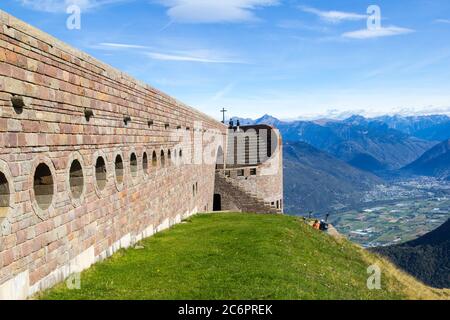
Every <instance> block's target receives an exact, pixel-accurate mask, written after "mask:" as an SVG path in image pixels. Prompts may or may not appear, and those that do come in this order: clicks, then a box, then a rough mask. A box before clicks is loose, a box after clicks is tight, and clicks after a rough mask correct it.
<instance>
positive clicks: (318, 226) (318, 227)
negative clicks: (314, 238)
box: [313, 220, 320, 230]
mask: <svg viewBox="0 0 450 320" xmlns="http://www.w3.org/2000/svg"><path fill="white" fill-rule="evenodd" d="M313 228H314V229H316V230H320V222H319V220H316V221H314V224H313Z"/></svg>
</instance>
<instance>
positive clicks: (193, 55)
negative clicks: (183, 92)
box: [95, 42, 245, 64]
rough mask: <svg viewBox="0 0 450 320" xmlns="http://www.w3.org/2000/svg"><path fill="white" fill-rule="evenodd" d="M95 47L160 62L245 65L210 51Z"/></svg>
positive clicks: (123, 45) (122, 45)
mask: <svg viewBox="0 0 450 320" xmlns="http://www.w3.org/2000/svg"><path fill="white" fill-rule="evenodd" d="M95 47H96V48H101V49H106V50H134V51H136V52H137V53H140V54H144V55H146V56H147V57H149V58H151V59H154V60H161V61H181V62H183V61H184V62H201V63H235V64H245V62H243V61H240V60H237V59H234V58H230V57H229V55H228V56H227V55H225V54H223V53H220V52H216V51H212V50H183V51H170V50H167V51H165V52H161V51H155V49H154V47H151V46H145V45H140V44H129V43H117V42H102V43H99V44H98V45H96V46H95Z"/></svg>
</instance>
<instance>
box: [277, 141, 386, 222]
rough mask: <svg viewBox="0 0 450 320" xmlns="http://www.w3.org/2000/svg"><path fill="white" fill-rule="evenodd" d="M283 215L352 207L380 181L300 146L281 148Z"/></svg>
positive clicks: (308, 146) (290, 144)
mask: <svg viewBox="0 0 450 320" xmlns="http://www.w3.org/2000/svg"><path fill="white" fill-rule="evenodd" d="M283 165H284V172H285V177H284V189H285V212H287V213H292V214H296V213H297V214H298V213H299V212H300V213H301V212H310V211H313V212H314V213H321V212H326V211H327V210H329V209H330V208H334V209H339V208H340V207H342V206H348V205H352V204H356V203H357V202H358V201H359V199H360V198H361V194H362V192H364V191H367V190H370V189H371V188H372V187H373V186H374V185H377V184H382V183H383V181H382V180H381V179H380V178H378V177H377V176H375V175H373V174H371V173H369V172H365V171H362V170H360V169H358V168H355V167H352V166H351V165H349V164H348V163H346V162H344V161H341V160H339V159H337V158H335V157H333V156H332V155H330V154H328V153H326V152H324V151H320V150H318V149H316V148H314V147H313V146H311V145H309V144H307V143H304V142H285V144H284V146H283Z"/></svg>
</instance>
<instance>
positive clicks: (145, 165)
mask: <svg viewBox="0 0 450 320" xmlns="http://www.w3.org/2000/svg"><path fill="white" fill-rule="evenodd" d="M142 170H144V174H147V173H148V157H147V152H144V154H143V155H142Z"/></svg>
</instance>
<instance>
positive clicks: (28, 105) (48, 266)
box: [0, 12, 226, 298]
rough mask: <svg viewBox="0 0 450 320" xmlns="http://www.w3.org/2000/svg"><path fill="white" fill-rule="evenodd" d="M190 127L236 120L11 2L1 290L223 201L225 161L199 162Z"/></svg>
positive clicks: (3, 33)
mask: <svg viewBox="0 0 450 320" xmlns="http://www.w3.org/2000/svg"><path fill="white" fill-rule="evenodd" d="M16 100H17V101H16ZM21 101H22V102H21ZM13 103H14V104H13ZM21 104H22V105H21ZM89 115H90V117H89ZM127 117H129V121H128V123H127V124H125V121H124V120H125V119H126V118H127ZM88 119H89V120H88ZM196 122H199V123H201V124H202V128H201V129H199V128H197V127H198V125H197V124H196ZM180 131H181V132H182V134H183V135H186V134H187V135H189V136H190V137H191V138H192V143H191V144H193V143H194V139H197V140H199V139H202V135H203V134H206V132H205V131H214V132H218V133H220V134H223V135H225V134H226V127H225V126H223V125H222V124H221V123H219V122H217V121H215V120H213V119H211V118H209V117H207V116H205V115H204V114H202V113H200V112H198V111H196V110H194V109H192V108H189V107H187V106H185V105H183V104H181V103H179V102H177V101H176V100H174V99H172V98H170V97H168V96H167V95H165V94H163V93H161V92H159V91H157V90H155V89H153V88H150V87H148V86H146V85H144V84H141V83H139V82H137V81H135V80H133V79H131V78H130V77H128V76H127V75H125V74H123V73H121V72H119V71H116V70H114V69H113V68H111V67H109V66H107V65H104V64H102V63H101V62H99V61H97V60H95V59H93V58H91V57H89V56H88V55H86V54H84V53H82V52H79V51H77V50H74V49H72V48H70V47H68V46H67V45H65V44H63V43H61V42H59V41H58V40H56V39H54V38H52V37H50V36H48V35H46V34H44V33H42V32H40V31H38V30H36V29H34V28H32V27H30V26H28V25H26V24H24V23H23V22H21V21H19V20H17V19H15V18H13V17H11V16H9V15H7V14H5V13H2V12H0V146H1V148H0V172H1V173H2V175H3V177H4V178H2V177H0V183H1V181H2V180H5V181H6V183H2V184H1V185H2V186H3V187H2V189H1V190H3V191H1V192H0V193H2V194H3V195H0V196H1V199H2V211H1V212H0V226H1V229H0V298H1V297H6V298H8V297H13V298H24V297H26V296H28V295H29V294H32V293H34V292H36V291H38V290H41V289H43V288H46V287H48V286H51V285H53V284H54V283H55V282H57V281H61V280H62V279H64V278H65V277H67V275H68V274H69V273H72V272H73V271H74V270H77V269H83V266H84V267H86V266H89V265H90V264H91V263H93V262H95V261H97V260H99V259H101V258H104V257H106V256H108V255H110V254H112V253H113V252H114V251H115V250H117V249H119V248H120V247H124V246H128V245H130V244H132V243H134V242H136V241H137V240H140V239H141V238H142V237H145V236H149V235H151V234H152V233H153V232H156V231H159V230H161V229H164V228H166V227H168V226H170V225H172V224H173V223H176V222H179V221H180V219H182V218H183V217H186V216H189V215H191V214H194V213H197V212H203V211H208V210H212V201H213V191H212V190H213V189H214V168H215V165H214V164H209V165H207V164H202V163H200V164H196V165H194V164H190V159H189V160H188V159H187V157H189V156H191V157H192V155H190V154H189V152H187V150H188V149H189V147H191V145H182V144H181V142H180V139H176V138H174V135H176V133H177V132H180ZM174 132H175V133H174ZM202 142H203V144H204V145H205V146H207V145H208V143H207V141H202ZM183 152H184V153H183ZM144 153H145V154H146V157H144ZM153 153H155V156H156V159H153ZM169 153H170V155H169ZM118 155H120V157H121V159H122V167H123V173H121V172H122V171H121V170H120V168H118V170H116V159H117V156H118ZM163 155H164V156H163ZM163 157H164V160H165V166H163V165H162V162H163V159H162V158H163ZM99 158H101V159H103V161H104V164H105V166H104V168H103V170H102V169H101V166H100V168H99V169H100V170H97V171H98V172H97V171H96V164H97V161H99V160H98V159H99ZM145 158H146V160H147V161H144V160H145ZM170 158H171V159H170ZM74 160H76V161H77V164H79V165H80V166H81V169H82V170H81V171H80V170H78V171H77V170H76V169H79V166H78V167H77V166H76V165H73V164H74ZM153 160H156V161H153ZM171 160H173V161H171ZM101 161H102V160H100V162H101ZM183 162H188V163H186V164H180V163H183ZM39 166H41V167H40V168H38V167H39ZM72 166H73V167H74V168H75V170H73V172H71V167H72ZM41 169H43V171H42V172H43V174H42V176H41V177H39V179H40V180H39V181H38V182H36V180H35V178H36V173H37V172H38V171H39V170H41ZM45 170H48V171H49V172H47V173H49V174H50V175H48V174H47V175H46V174H45V173H46V172H45ZM105 171H106V172H105ZM118 172H119V173H118ZM77 173H78V175H77ZM71 174H72V179H71ZM102 174H103V176H104V177H103V179H102V178H101V177H100V176H101V175H102ZM118 174H120V176H121V180H122V183H120V182H119V181H118V180H120V179H118V177H117V175H118ZM119 178H120V177H119ZM46 180H47V181H46ZM102 181H103V182H102ZM39 183H42V185H41V186H36V184H39ZM71 184H72V185H71ZM99 185H101V188H100V187H99ZM39 188H40V189H39ZM39 197H40V199H41V203H40V205H39V203H38V201H37V198H39ZM47 206H48V208H47Z"/></svg>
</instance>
